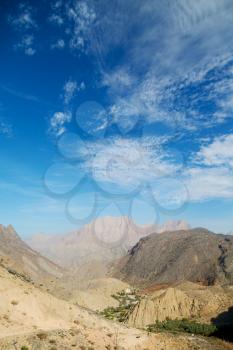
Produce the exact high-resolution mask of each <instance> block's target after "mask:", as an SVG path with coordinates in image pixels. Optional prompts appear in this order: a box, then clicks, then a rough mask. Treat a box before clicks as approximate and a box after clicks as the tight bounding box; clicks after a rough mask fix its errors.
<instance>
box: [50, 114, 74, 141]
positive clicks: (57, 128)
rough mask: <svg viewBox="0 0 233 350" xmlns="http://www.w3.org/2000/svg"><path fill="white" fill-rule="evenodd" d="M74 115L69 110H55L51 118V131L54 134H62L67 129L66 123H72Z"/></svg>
mask: <svg viewBox="0 0 233 350" xmlns="http://www.w3.org/2000/svg"><path fill="white" fill-rule="evenodd" d="M71 120H72V115H71V113H70V112H69V111H67V112H55V113H54V114H53V116H52V117H51V119H50V125H49V132H50V133H51V134H52V135H54V136H56V137H57V136H60V135H62V134H63V133H64V132H65V131H66V124H67V123H70V122H71Z"/></svg>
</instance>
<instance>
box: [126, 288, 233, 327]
mask: <svg viewBox="0 0 233 350" xmlns="http://www.w3.org/2000/svg"><path fill="white" fill-rule="evenodd" d="M232 298H233V288H232V287H227V286H226V287H221V286H201V285H198V284H195V283H192V282H183V283H181V284H176V285H173V286H170V287H168V288H161V289H159V290H155V291H153V292H150V293H147V294H146V295H144V297H143V298H142V299H141V300H140V302H139V303H138V304H137V305H136V306H135V308H134V310H133V311H132V313H131V315H130V317H129V321H128V323H129V324H130V325H131V326H134V327H140V328H142V327H145V326H146V325H148V324H152V323H154V322H155V321H164V320H166V319H167V318H169V319H183V318H188V319H190V318H191V319H196V320H198V321H200V322H204V323H210V322H211V320H212V319H213V318H216V317H217V316H218V315H219V314H221V313H222V312H224V311H227V310H228V309H229V307H231V305H232Z"/></svg>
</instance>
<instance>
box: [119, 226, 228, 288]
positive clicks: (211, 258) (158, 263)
mask: <svg viewBox="0 0 233 350" xmlns="http://www.w3.org/2000/svg"><path fill="white" fill-rule="evenodd" d="M113 276H115V277H117V278H120V279H123V280H125V281H127V282H128V283H131V284H136V285H145V286H151V285H153V284H155V283H158V284H159V283H173V282H177V281H185V280H188V281H192V282H202V283H204V284H207V285H211V284H214V283H218V282H219V283H222V284H224V283H226V284H230V283H232V282H233V236H229V235H217V234H214V233H212V232H210V231H208V230H205V229H202V228H197V229H192V230H185V231H184V230H182V231H175V232H166V233H163V234H161V235H158V234H151V235H149V236H147V237H145V238H142V239H141V240H140V241H139V242H138V243H137V244H136V245H135V246H134V247H133V248H132V249H131V250H130V252H129V253H128V254H127V256H126V257H124V258H123V259H121V261H120V262H119V263H118V264H117V266H116V267H115V270H114V271H113Z"/></svg>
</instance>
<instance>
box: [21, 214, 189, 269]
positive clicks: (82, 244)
mask: <svg viewBox="0 0 233 350" xmlns="http://www.w3.org/2000/svg"><path fill="white" fill-rule="evenodd" d="M164 228H166V229H167V228H169V229H170V230H177V229H181V228H182V229H188V228H189V226H188V224H187V223H185V222H184V221H170V222H168V223H166V224H165V226H163V225H153V226H147V225H143V226H138V225H136V224H135V223H134V222H133V221H132V220H130V219H129V218H128V217H123V216H122V217H99V218H97V219H96V220H94V221H93V222H91V223H89V224H87V225H85V226H84V227H83V228H81V229H80V230H78V231H75V232H72V233H69V234H65V235H60V236H59V235H43V234H39V235H34V236H32V237H31V238H30V239H29V240H27V243H28V244H29V245H30V246H31V247H32V248H33V249H35V250H37V251H38V252H40V253H41V254H43V255H44V256H46V257H48V258H49V259H51V260H52V261H54V262H56V263H58V264H59V265H62V266H68V267H70V266H73V267H74V266H77V265H80V264H85V263H89V262H90V261H99V262H100V261H101V262H111V261H113V260H115V259H118V258H120V257H122V256H124V255H125V254H126V253H127V251H128V250H129V249H130V248H132V247H133V246H134V245H135V244H136V243H137V242H138V241H139V240H140V238H142V237H145V236H147V235H148V234H150V233H151V232H154V231H156V232H158V233H160V232H162V231H164Z"/></svg>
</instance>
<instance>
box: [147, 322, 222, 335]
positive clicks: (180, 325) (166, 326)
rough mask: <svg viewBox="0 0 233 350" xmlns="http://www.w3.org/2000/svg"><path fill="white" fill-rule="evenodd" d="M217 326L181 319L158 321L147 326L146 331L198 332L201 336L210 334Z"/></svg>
mask: <svg viewBox="0 0 233 350" xmlns="http://www.w3.org/2000/svg"><path fill="white" fill-rule="evenodd" d="M216 330H217V327H216V326H214V325H212V324H205V323H199V322H196V321H190V320H187V319H182V320H169V319H167V320H166V321H162V322H159V321H157V322H156V323H154V324H151V325H149V326H147V331H148V332H161V331H170V332H175V333H177V332H186V333H192V334H199V335H203V336H210V335H212V334H214V333H215V332H216Z"/></svg>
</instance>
